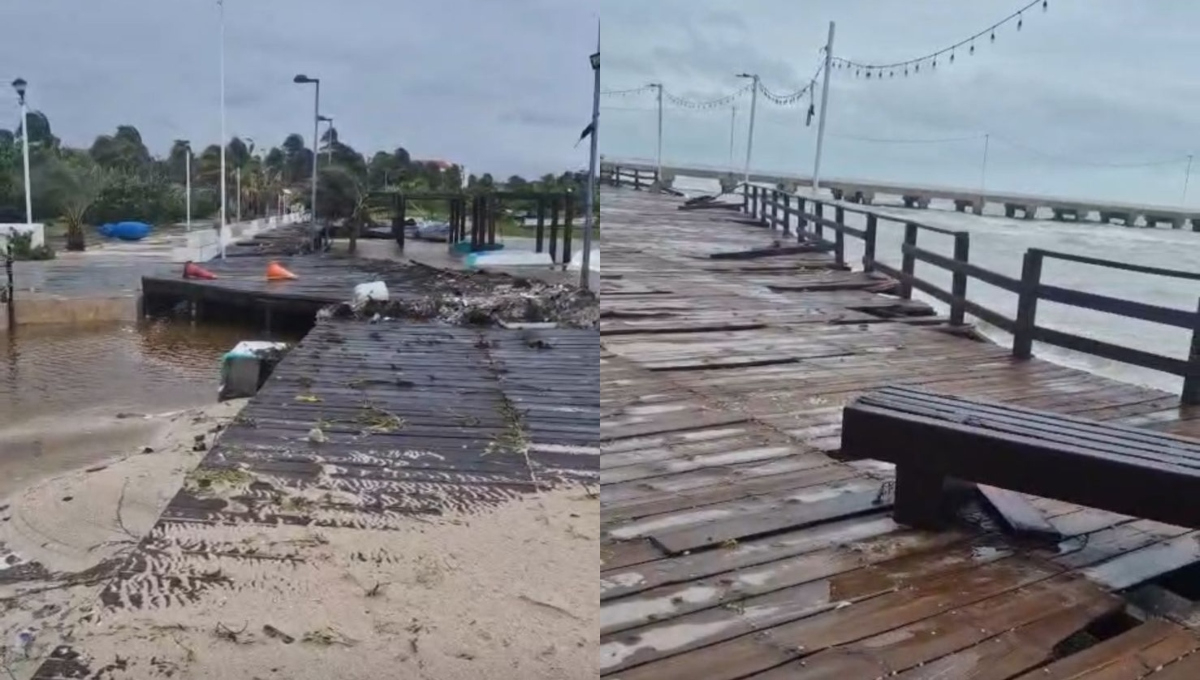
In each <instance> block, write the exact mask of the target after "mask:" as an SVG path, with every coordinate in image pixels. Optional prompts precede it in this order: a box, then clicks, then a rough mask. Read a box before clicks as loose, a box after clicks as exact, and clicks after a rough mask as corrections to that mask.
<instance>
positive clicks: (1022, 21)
mask: <svg viewBox="0 0 1200 680" xmlns="http://www.w3.org/2000/svg"><path fill="white" fill-rule="evenodd" d="M1024 25H1025V15H1024V14H1018V15H1017V30H1018V31H1019V30H1021V27H1022V26H1024Z"/></svg>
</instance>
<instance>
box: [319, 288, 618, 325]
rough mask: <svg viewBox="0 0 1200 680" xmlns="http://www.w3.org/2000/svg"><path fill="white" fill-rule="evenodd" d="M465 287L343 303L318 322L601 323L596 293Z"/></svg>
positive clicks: (455, 323)
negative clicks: (360, 320)
mask: <svg viewBox="0 0 1200 680" xmlns="http://www.w3.org/2000/svg"><path fill="white" fill-rule="evenodd" d="M463 288H467V287H465V286H464V287H462V288H458V289H451V290H440V291H435V292H431V293H430V294H428V295H423V296H421V297H414V298H407V299H405V298H400V299H398V298H397V297H395V296H393V298H392V299H391V300H387V301H376V300H369V301H364V302H361V303H358V304H353V303H349V302H343V303H340V304H337V305H332V306H331V307H327V308H326V309H324V310H322V312H321V313H320V314H319V315H318V318H335V319H351V318H353V319H372V318H378V319H384V318H391V319H409V320H415V321H441V322H443V323H448V324H452V325H456V326H491V325H497V324H502V323H503V324H513V323H557V324H558V325H559V326H563V327H570V328H595V327H596V325H597V324H598V322H599V305H598V304H597V299H596V295H595V294H594V293H591V292H589V291H586V290H582V289H580V288H576V287H574V286H567V285H562V284H557V285H554V284H547V283H540V282H530V281H527V280H524V279H514V278H509V279H508V280H507V281H503V282H501V281H496V282H495V283H493V285H491V286H487V287H486V288H484V287H482V286H471V287H470V288H475V290H464V289H463Z"/></svg>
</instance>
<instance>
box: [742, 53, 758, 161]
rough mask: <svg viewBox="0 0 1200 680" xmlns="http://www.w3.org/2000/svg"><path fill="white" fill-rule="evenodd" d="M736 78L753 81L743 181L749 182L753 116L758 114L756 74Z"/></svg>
mask: <svg viewBox="0 0 1200 680" xmlns="http://www.w3.org/2000/svg"><path fill="white" fill-rule="evenodd" d="M738 78H750V79H751V80H753V81H754V91H753V92H751V93H750V132H749V133H748V135H747V137H746V172H745V178H744V180H743V181H744V182H745V183H746V184H749V183H750V153H751V152H752V151H753V149H754V118H755V117H756V116H757V114H758V74H757V73H739V74H738Z"/></svg>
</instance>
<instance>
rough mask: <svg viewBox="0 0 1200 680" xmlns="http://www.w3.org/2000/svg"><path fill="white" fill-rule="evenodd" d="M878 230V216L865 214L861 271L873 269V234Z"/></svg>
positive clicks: (871, 270)
mask: <svg viewBox="0 0 1200 680" xmlns="http://www.w3.org/2000/svg"><path fill="white" fill-rule="evenodd" d="M878 231H879V218H878V217H876V216H875V215H873V214H872V215H867V232H866V237H865V238H864V239H863V271H864V272H873V271H875V235H876V233H878Z"/></svg>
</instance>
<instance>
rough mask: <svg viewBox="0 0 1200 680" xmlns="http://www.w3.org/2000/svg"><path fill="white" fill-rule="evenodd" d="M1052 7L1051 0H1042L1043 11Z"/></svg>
mask: <svg viewBox="0 0 1200 680" xmlns="http://www.w3.org/2000/svg"><path fill="white" fill-rule="evenodd" d="M1048 9H1050V0H1042V11H1043V12H1045V11H1046V10H1048Z"/></svg>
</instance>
